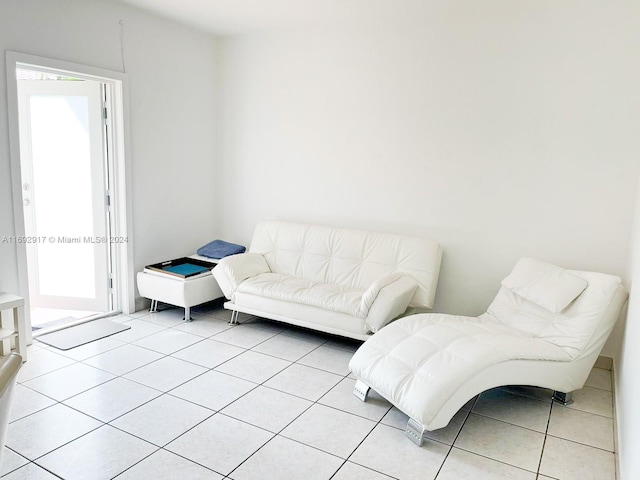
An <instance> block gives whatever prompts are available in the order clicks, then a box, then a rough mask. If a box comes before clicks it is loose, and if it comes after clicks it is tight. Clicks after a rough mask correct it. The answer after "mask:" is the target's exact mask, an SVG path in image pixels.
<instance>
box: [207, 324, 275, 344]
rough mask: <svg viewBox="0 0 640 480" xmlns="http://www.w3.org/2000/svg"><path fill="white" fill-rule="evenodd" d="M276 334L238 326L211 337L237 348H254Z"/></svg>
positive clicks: (260, 329) (246, 326)
mask: <svg viewBox="0 0 640 480" xmlns="http://www.w3.org/2000/svg"><path fill="white" fill-rule="evenodd" d="M274 335H276V332H272V331H269V330H265V329H262V328H255V327H251V326H248V325H237V326H235V327H233V328H230V329H229V330H225V331H224V332H221V333H218V334H217V335H214V336H213V337H211V338H212V339H213V340H216V341H218V342H224V343H229V344H231V345H235V346H236V347H242V348H253V347H255V346H256V345H258V344H260V343H262V342H264V341H265V340H268V339H270V338H271V337H273V336H274Z"/></svg>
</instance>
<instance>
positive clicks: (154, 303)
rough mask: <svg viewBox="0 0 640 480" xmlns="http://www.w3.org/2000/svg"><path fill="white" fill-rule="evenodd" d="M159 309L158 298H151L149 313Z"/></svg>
mask: <svg viewBox="0 0 640 480" xmlns="http://www.w3.org/2000/svg"><path fill="white" fill-rule="evenodd" d="M157 311H158V300H151V305H150V306H149V313H155V312H157Z"/></svg>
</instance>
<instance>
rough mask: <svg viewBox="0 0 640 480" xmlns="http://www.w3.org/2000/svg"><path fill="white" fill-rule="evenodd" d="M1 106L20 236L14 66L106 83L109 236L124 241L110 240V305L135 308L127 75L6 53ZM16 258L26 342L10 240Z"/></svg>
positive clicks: (23, 269)
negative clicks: (6, 125)
mask: <svg viewBox="0 0 640 480" xmlns="http://www.w3.org/2000/svg"><path fill="white" fill-rule="evenodd" d="M5 56H6V73H7V107H8V120H9V150H10V156H11V185H12V190H13V192H12V193H13V217H14V225H15V234H16V236H17V237H24V235H25V225H24V212H23V208H22V172H21V165H20V137H19V123H18V82H17V79H16V75H15V71H16V68H25V69H27V70H35V71H41V72H45V73H56V74H68V75H69V76H73V77H76V78H84V79H88V80H96V81H100V82H102V83H106V84H108V85H110V86H111V89H110V90H111V106H112V111H111V113H112V118H111V128H112V138H113V183H112V184H111V185H112V192H113V196H112V201H113V209H114V213H115V221H114V222H113V229H114V231H113V232H112V233H111V236H113V237H117V238H122V239H124V238H126V239H127V241H123V242H115V243H114V254H115V259H114V260H115V261H114V264H115V265H116V274H117V275H118V277H117V278H116V279H115V286H116V289H117V290H116V291H115V292H114V293H115V300H116V301H115V303H114V310H116V311H121V312H123V313H125V314H126V313H133V312H135V290H134V285H135V283H134V268H133V265H134V263H133V251H134V249H133V244H134V239H133V236H132V233H133V227H132V218H133V215H132V212H133V209H132V203H131V198H132V194H131V192H132V188H131V163H130V162H129V161H127V159H129V158H131V152H130V148H129V145H130V141H129V139H130V132H129V108H128V105H129V102H128V99H129V88H128V77H127V74H125V73H121V72H115V71H111V70H104V69H100V68H95V67H91V66H87V65H81V64H77V63H70V62H64V61H61V60H54V59H50V58H46V57H39V56H36V55H29V54H25V53H18V52H11V51H7V52H6V55H5ZM16 248H17V259H18V282H19V286H20V294H21V296H23V297H24V299H25V320H26V323H27V332H28V335H29V343H31V315H30V305H31V304H30V301H29V276H28V269H27V250H26V247H25V244H24V243H16Z"/></svg>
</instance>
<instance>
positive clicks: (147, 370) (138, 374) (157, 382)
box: [124, 357, 207, 392]
mask: <svg viewBox="0 0 640 480" xmlns="http://www.w3.org/2000/svg"><path fill="white" fill-rule="evenodd" d="M206 371H207V369H206V368H205V367H201V366H200V365H195V364H193V363H190V362H185V361H182V360H178V359H177V358H173V357H164V358H161V359H160V360H156V361H155V362H153V363H150V364H148V365H145V366H144V367H140V368H138V369H137V370H134V371H133V372H129V373H127V374H126V375H125V376H124V378H127V379H129V380H133V381H134V382H138V383H141V384H143V385H146V386H148V387H151V388H155V389H156V390H160V391H162V392H167V391H169V390H171V389H173V388H176V387H177V386H178V385H181V384H183V383H185V382H188V381H189V380H191V379H192V378H195V377H197V376H198V375H200V374H202V373H204V372H206Z"/></svg>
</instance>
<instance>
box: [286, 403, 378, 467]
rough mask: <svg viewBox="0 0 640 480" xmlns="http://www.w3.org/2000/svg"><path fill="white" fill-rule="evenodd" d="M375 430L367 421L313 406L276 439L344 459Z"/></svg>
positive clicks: (329, 408) (328, 408)
mask: <svg viewBox="0 0 640 480" xmlns="http://www.w3.org/2000/svg"><path fill="white" fill-rule="evenodd" d="M375 426H376V424H375V422H373V421H371V420H367V419H365V418H362V417H358V416H356V415H352V414H350V413H346V412H343V411H341V410H336V409H334V408H331V407H325V406H324V405H319V404H315V405H313V406H312V407H311V408H309V409H308V410H306V411H305V412H304V413H303V414H302V415H300V416H299V417H298V418H297V419H295V420H294V421H293V422H292V423H291V424H290V425H289V426H288V427H287V428H285V429H284V430H283V431H282V432H281V433H280V435H282V436H283V437H287V438H290V439H292V440H297V441H298V442H300V443H304V444H305V445H309V446H312V447H314V448H318V449H320V450H322V451H325V452H327V453H331V454H332V455H336V456H339V457H342V458H345V459H346V458H347V457H348V456H349V455H351V453H353V451H354V450H355V449H356V448H357V446H358V445H359V444H360V443H361V442H362V440H364V438H365V437H366V436H367V435H368V434H369V432H371V430H373V427H375Z"/></svg>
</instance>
